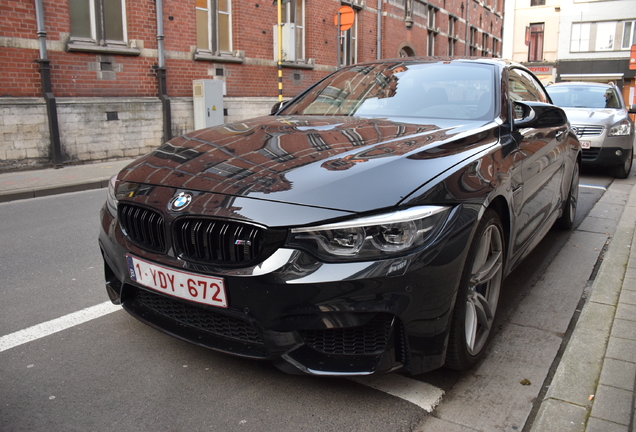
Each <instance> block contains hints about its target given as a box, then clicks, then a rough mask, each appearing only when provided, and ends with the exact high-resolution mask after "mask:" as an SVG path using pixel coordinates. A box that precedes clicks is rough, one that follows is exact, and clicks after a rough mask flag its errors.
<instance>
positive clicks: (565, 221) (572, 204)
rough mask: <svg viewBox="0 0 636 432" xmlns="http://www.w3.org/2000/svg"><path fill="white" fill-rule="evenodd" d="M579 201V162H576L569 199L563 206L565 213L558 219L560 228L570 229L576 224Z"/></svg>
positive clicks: (557, 224) (557, 223) (557, 222)
mask: <svg viewBox="0 0 636 432" xmlns="http://www.w3.org/2000/svg"><path fill="white" fill-rule="evenodd" d="M578 201H579V164H578V163H575V164H574V170H573V171H572V182H571V183H570V192H569V193H568V198H567V201H566V202H565V205H564V207H563V214H562V215H561V217H560V218H558V219H557V220H556V226H557V227H558V228H561V229H564V230H568V229H572V227H573V226H574V218H575V217H576V206H577V204H578Z"/></svg>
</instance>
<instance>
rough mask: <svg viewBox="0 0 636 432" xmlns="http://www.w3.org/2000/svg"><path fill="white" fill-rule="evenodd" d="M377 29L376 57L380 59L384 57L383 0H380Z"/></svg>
mask: <svg viewBox="0 0 636 432" xmlns="http://www.w3.org/2000/svg"><path fill="white" fill-rule="evenodd" d="M377 29H378V30H377V36H376V39H375V58H376V59H378V60H380V59H381V58H382V0H378V23H377Z"/></svg>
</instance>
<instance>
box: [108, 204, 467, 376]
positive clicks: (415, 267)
mask: <svg viewBox="0 0 636 432" xmlns="http://www.w3.org/2000/svg"><path fill="white" fill-rule="evenodd" d="M101 218H102V224H101V227H102V229H101V232H100V237H99V243H100V247H101V250H102V254H103V257H104V263H105V277H106V287H107V291H108V294H109V297H110V299H111V300H112V301H113V302H114V303H121V304H122V305H123V307H124V308H125V309H126V310H127V311H128V312H129V313H130V314H131V315H133V316H135V317H136V318H138V319H139V320H141V321H143V322H145V323H147V324H148V325H150V326H152V327H155V328H157V329H159V330H160V331H162V332H165V333H168V334H171V335H173V336H175V337H178V338H181V339H184V340H187V341H190V342H192V343H195V344H198V345H202V346H205V347H208V348H211V349H214V350H218V351H222V352H226V353H230V354H234V355H238V356H243V357H250V358H255V359H265V360H273V361H274V362H275V363H276V364H277V365H278V366H279V367H281V368H282V369H284V370H286V371H289V372H291V371H295V372H301V373H302V372H304V373H312V374H327V375H338V374H345V375H357V374H371V373H382V372H388V371H391V370H394V369H398V368H402V367H403V368H406V369H407V370H409V371H410V372H411V373H415V374H417V373H422V372H425V371H428V370H432V369H435V368H438V367H440V366H441V365H443V363H444V356H445V348H446V343H447V336H448V331H449V326H450V319H451V312H452V310H453V306H454V299H455V296H456V290H457V286H458V284H459V279H460V276H461V269H462V268H463V264H464V261H465V258H466V253H467V245H468V244H469V238H470V235H471V233H472V229H473V226H474V220H475V219H476V215H475V214H474V213H473V211H472V210H469V209H466V208H457V209H456V211H454V212H453V214H452V217H451V218H450V219H449V221H448V223H447V226H446V227H445V229H444V230H442V232H441V233H440V234H439V236H438V237H437V239H436V240H435V241H434V242H433V244H431V245H430V246H429V247H428V248H427V249H426V250H424V251H421V252H419V253H416V254H413V255H410V256H407V257H401V258H399V259H394V260H382V261H374V262H362V263H361V262H357V263H329V264H328V263H322V262H319V261H317V260H316V259H314V258H312V257H311V256H309V255H307V254H306V253H304V252H301V251H296V250H291V249H280V250H279V251H277V252H276V253H275V254H274V255H272V256H271V257H270V258H268V259H267V260H265V262H263V263H261V264H259V265H258V266H256V267H253V268H249V269H240V270H236V269H234V270H227V269H225V270H224V269H218V268H209V267H205V266H201V265H196V264H191V263H187V262H184V261H182V260H179V259H177V258H174V257H170V256H167V255H159V254H153V253H150V252H148V251H144V250H142V249H139V248H137V247H136V246H135V245H134V244H131V243H130V242H128V241H127V240H126V238H125V236H124V235H123V233H122V232H121V229H119V228H118V224H117V223H116V218H114V217H113V216H112V215H111V214H110V213H109V212H108V210H107V209H106V207H104V209H102V213H101ZM126 253H133V254H135V255H137V256H140V257H142V258H143V259H146V260H148V261H154V262H157V263H160V264H161V265H168V266H171V267H174V268H175V269H181V270H187V271H196V272H198V273H200V274H208V275H214V276H218V277H222V278H223V279H224V281H225V286H226V289H227V297H228V303H229V304H228V308H217V307H213V306H206V305H200V304H195V303H191V302H188V301H184V300H181V299H177V298H173V297H169V296H165V295H163V294H161V293H158V292H155V291H153V290H150V289H147V288H144V287H142V286H140V285H138V284H137V283H136V282H134V281H132V280H131V279H130V277H129V274H128V271H127V263H126V258H125V256H126ZM398 261H403V262H406V265H405V266H403V265H402V262H398ZM396 264H397V265H396ZM396 268H399V269H400V271H397V272H396V271H395V269H396ZM402 269H403V271H402Z"/></svg>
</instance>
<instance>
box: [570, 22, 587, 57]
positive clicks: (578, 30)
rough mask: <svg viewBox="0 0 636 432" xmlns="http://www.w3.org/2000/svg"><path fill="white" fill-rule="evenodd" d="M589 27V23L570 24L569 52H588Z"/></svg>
mask: <svg viewBox="0 0 636 432" xmlns="http://www.w3.org/2000/svg"><path fill="white" fill-rule="evenodd" d="M590 27H591V25H590V23H574V24H572V34H571V38H570V52H584V51H589V50H590Z"/></svg>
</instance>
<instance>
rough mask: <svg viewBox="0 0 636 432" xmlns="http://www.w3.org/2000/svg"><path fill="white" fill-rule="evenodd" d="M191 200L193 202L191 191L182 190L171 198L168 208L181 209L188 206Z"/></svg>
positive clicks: (171, 209)
mask: <svg viewBox="0 0 636 432" xmlns="http://www.w3.org/2000/svg"><path fill="white" fill-rule="evenodd" d="M190 202H192V194H191V193H190V192H180V193H179V194H178V195H177V196H175V197H174V198H172V199H171V200H170V202H169V203H168V210H170V211H181V210H183V209H184V208H186V207H187V206H188V204H190Z"/></svg>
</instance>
